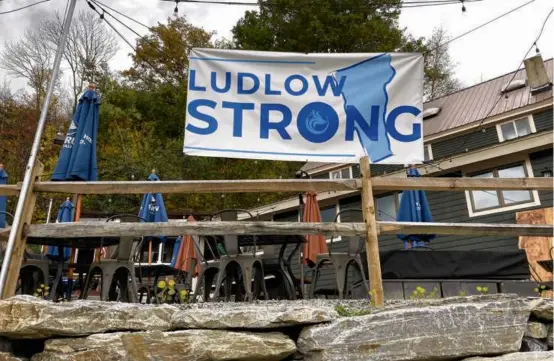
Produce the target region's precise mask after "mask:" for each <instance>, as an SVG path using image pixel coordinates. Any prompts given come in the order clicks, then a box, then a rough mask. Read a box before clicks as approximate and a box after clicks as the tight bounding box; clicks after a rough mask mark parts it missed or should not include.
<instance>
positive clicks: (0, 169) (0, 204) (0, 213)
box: [0, 164, 8, 228]
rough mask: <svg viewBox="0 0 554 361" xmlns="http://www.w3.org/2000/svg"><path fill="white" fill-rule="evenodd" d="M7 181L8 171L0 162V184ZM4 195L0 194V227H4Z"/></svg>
mask: <svg viewBox="0 0 554 361" xmlns="http://www.w3.org/2000/svg"><path fill="white" fill-rule="evenodd" d="M7 183H8V173H7V172H6V170H5V169H4V165H2V164H0V184H7ZM5 212H6V196H0V228H6V213H5Z"/></svg>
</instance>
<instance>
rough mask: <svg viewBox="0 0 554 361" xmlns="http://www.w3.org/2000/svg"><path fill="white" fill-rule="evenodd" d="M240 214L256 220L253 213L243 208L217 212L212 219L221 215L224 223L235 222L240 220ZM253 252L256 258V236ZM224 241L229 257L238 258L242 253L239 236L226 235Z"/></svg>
mask: <svg viewBox="0 0 554 361" xmlns="http://www.w3.org/2000/svg"><path fill="white" fill-rule="evenodd" d="M239 213H246V214H248V216H249V217H250V219H254V216H253V215H252V213H250V212H249V211H248V210H246V209H241V208H230V209H223V210H221V211H217V212H215V213H214V214H212V216H211V219H212V220H213V219H214V218H215V216H217V215H219V216H220V218H221V220H222V221H224V222H234V221H237V220H238V214H239ZM252 237H253V244H254V247H253V250H252V253H253V255H254V256H255V255H256V249H257V247H256V236H255V235H253V236H252ZM223 240H224V242H225V251H226V252H227V255H229V256H231V257H233V256H237V255H238V254H239V253H240V247H239V240H238V236H237V235H236V234H234V235H233V234H226V235H224V236H223Z"/></svg>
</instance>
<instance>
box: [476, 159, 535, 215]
mask: <svg viewBox="0 0 554 361" xmlns="http://www.w3.org/2000/svg"><path fill="white" fill-rule="evenodd" d="M532 174H533V173H532V168H531V164H530V162H529V161H525V162H523V163H519V164H513V165H509V166H504V167H498V168H495V169H491V170H488V171H484V172H479V173H476V174H472V175H470V177H474V178H527V177H529V176H531V177H532ZM466 198H467V202H468V209H469V215H470V216H471V217H474V216H481V215H486V214H492V213H497V212H503V211H508V210H514V209H520V208H526V207H530V206H535V205H540V200H539V197H538V192H537V191H503V190H492V191H466Z"/></svg>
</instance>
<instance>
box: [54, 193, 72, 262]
mask: <svg viewBox="0 0 554 361" xmlns="http://www.w3.org/2000/svg"><path fill="white" fill-rule="evenodd" d="M74 209H75V206H74V205H73V203H71V201H70V200H69V198H67V199H66V200H65V202H63V203H62V205H61V207H60V209H59V210H58V217H57V218H56V223H67V222H73V216H74ZM48 256H50V257H51V258H54V257H56V258H57V257H58V247H48ZM70 256H71V248H69V247H64V249H63V258H64V261H65V260H68V259H69V257H70Z"/></svg>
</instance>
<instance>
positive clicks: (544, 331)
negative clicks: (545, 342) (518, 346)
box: [525, 322, 548, 339]
mask: <svg viewBox="0 0 554 361" xmlns="http://www.w3.org/2000/svg"><path fill="white" fill-rule="evenodd" d="M547 335H548V326H547V325H545V324H543V323H540V322H529V323H528V324H527V329H526V330H525V336H528V337H532V338H539V339H543V338H546V336H547Z"/></svg>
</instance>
